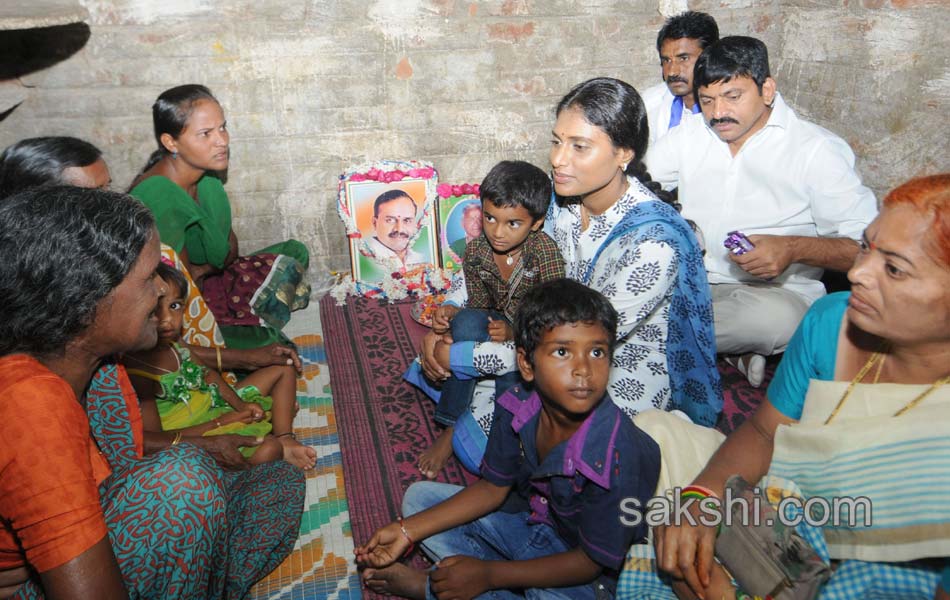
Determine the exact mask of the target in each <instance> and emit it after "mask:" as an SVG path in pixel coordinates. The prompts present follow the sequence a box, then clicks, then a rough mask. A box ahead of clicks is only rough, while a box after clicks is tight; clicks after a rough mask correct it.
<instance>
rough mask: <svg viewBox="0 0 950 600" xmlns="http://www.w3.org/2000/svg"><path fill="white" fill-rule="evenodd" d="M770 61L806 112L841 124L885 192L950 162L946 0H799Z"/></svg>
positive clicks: (785, 6)
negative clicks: (949, 147) (949, 155)
mask: <svg viewBox="0 0 950 600" xmlns="http://www.w3.org/2000/svg"><path fill="white" fill-rule="evenodd" d="M782 20H783V29H784V31H783V34H782V39H783V42H782V45H781V50H780V51H779V52H775V53H774V54H773V59H772V69H773V71H775V73H776V78H777V79H778V81H779V83H780V86H781V87H782V89H783V91H785V93H786V97H787V99H788V100H789V101H790V103H791V104H792V106H794V107H795V108H796V109H797V110H798V111H799V114H801V115H802V116H804V117H805V118H808V119H811V120H813V121H815V122H817V123H819V124H821V125H823V126H824V127H827V128H828V129H831V130H832V131H834V132H836V133H838V134H839V135H841V136H842V137H843V138H844V139H845V140H847V141H848V143H849V144H851V147H852V148H853V149H854V151H855V154H857V155H858V167H859V170H860V171H861V173H862V175H863V176H864V179H865V181H866V182H867V184H868V185H869V186H870V187H871V188H872V189H874V191H875V193H876V194H877V196H878V198H881V197H883V195H884V194H886V193H887V191H888V190H890V189H892V188H893V187H894V186H895V185H897V184H900V183H901V182H903V181H904V180H906V179H908V178H910V177H912V176H914V175H920V174H930V173H936V172H947V171H950V157H948V153H947V149H948V139H950V119H948V118H947V113H948V111H950V50H948V44H947V39H948V38H947V23H950V2H946V1H945V0H843V1H828V0H825V1H814V0H791V1H787V2H783V3H782Z"/></svg>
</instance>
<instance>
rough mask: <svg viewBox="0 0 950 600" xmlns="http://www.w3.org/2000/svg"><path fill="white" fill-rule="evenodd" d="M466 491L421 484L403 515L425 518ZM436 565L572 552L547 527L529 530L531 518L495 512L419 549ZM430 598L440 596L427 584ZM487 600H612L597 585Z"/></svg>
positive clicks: (491, 595) (494, 594)
mask: <svg viewBox="0 0 950 600" xmlns="http://www.w3.org/2000/svg"><path fill="white" fill-rule="evenodd" d="M462 489H464V488H462V487H461V486H457V485H451V484H448V483H438V482H435V481H419V482H416V483H414V484H412V485H411V486H409V489H408V490H406V494H405V496H403V499H402V513H403V514H404V515H406V516H409V515H413V514H415V513H418V512H421V511H423V510H425V509H427V508H430V507H432V506H435V505H436V504H439V503H440V502H443V501H445V500H446V499H448V498H450V497H452V496H454V495H455V494H456V493H458V492H460V491H461V490H462ZM420 546H421V547H422V549H423V551H425V553H426V555H428V556H429V558H430V559H432V560H433V561H434V562H438V561H440V560H442V559H443V558H447V557H449V556H455V555H464V556H471V557H473V558H477V559H480V560H529V559H532V558H540V557H543V556H550V555H552V554H558V553H560V552H566V551H568V550H570V549H571V548H569V547H568V546H567V544H565V543H564V540H562V539H561V538H560V536H558V534H557V532H556V531H555V530H554V529H553V528H551V527H549V526H547V525H529V524H528V513H527V512H522V513H505V512H501V511H496V512H493V513H489V514H487V515H485V516H484V517H482V518H480V519H476V520H475V521H472V522H470V523H466V524H465V525H460V526H458V527H456V528H454V529H450V530H448V531H443V532H442V533H438V534H436V535H433V536H431V537H428V538H426V539H425V540H423V541H422V542H421V544H420ZM426 598H428V599H433V598H435V595H434V594H433V593H432V590H431V589H430V587H429V583H428V582H426ZM478 598H483V599H493V600H494V599H505V600H507V599H510V598H531V599H538V600H541V599H571V600H575V599H577V600H587V599H590V600H609V599H610V598H613V594H611V593H610V592H609V591H608V590H607V589H605V588H604V586H603V585H602V584H601V583H599V582H598V581H594V582H593V583H588V584H585V585H577V586H572V587H565V588H548V589H534V588H532V589H527V590H520V591H519V592H518V593H515V592H511V591H507V590H492V591H489V592H485V593H484V594H482V595H480V596H478Z"/></svg>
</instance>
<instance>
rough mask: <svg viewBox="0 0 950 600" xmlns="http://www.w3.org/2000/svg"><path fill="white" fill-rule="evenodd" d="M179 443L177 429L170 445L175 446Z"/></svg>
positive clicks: (179, 433) (179, 434)
mask: <svg viewBox="0 0 950 600" xmlns="http://www.w3.org/2000/svg"><path fill="white" fill-rule="evenodd" d="M180 443H181V432H180V431H179V432H177V433H176V434H175V437H174V438H172V446H177V445H178V444H180Z"/></svg>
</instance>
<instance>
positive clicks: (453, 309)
mask: <svg viewBox="0 0 950 600" xmlns="http://www.w3.org/2000/svg"><path fill="white" fill-rule="evenodd" d="M459 310H460V309H459V307H457V306H453V305H451V304H443V305H442V306H440V307H439V308H437V309H435V314H434V315H432V331H434V332H436V333H446V332H448V330H449V323H451V322H452V319H454V318H455V315H457V314H459Z"/></svg>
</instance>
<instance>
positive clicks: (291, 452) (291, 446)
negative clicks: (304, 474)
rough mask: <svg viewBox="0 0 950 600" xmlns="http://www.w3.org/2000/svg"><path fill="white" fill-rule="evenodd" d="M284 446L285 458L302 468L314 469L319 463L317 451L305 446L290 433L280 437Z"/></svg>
mask: <svg viewBox="0 0 950 600" xmlns="http://www.w3.org/2000/svg"><path fill="white" fill-rule="evenodd" d="M277 439H278V440H280V443H281V445H282V446H283V447H284V460H286V461H287V462H289V463H290V464H292V465H293V466H295V467H300V468H301V469H312V468H313V467H314V466H315V465H316V464H317V451H316V450H314V449H313V448H311V447H310V446H304V445H303V444H301V443H300V442H298V441H297V440H295V439H294V438H292V437H291V436H289V435H285V436H283V437H278V438H277Z"/></svg>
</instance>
